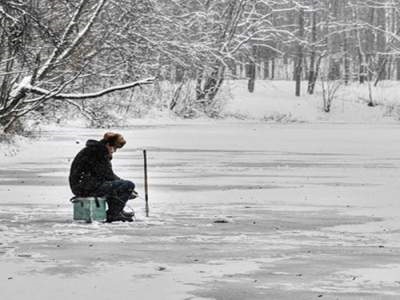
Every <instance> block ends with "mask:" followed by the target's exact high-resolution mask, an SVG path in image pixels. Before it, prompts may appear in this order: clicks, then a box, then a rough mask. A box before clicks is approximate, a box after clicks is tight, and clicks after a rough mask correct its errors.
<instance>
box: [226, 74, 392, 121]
mask: <svg viewBox="0 0 400 300" xmlns="http://www.w3.org/2000/svg"><path fill="white" fill-rule="evenodd" d="M302 86H303V91H302V96H301V97H295V96H294V87H295V83H294V82H290V81H268V80H258V81H256V89H255V92H254V93H249V92H248V91H247V82H246V81H239V80H237V81H229V82H226V83H225V94H224V95H223V96H224V97H226V98H227V102H226V108H225V109H224V112H223V114H224V115H225V116H227V117H229V116H232V117H235V118H238V119H243V120H257V121H263V122H270V123H292V122H335V123H337V122H345V123H379V122H393V121H394V120H398V119H399V116H400V109H399V107H400V97H398V91H399V90H400V82H397V81H387V82H381V83H380V84H379V85H378V87H372V97H373V99H374V103H375V104H376V105H377V106H375V107H369V106H367V101H368V99H369V94H368V93H369V91H368V85H367V84H365V85H359V84H358V83H352V84H350V85H348V86H345V85H342V86H341V87H340V88H339V90H338V92H337V93H336V98H335V99H334V100H333V103H332V110H331V112H330V113H325V112H324V111H323V101H322V92H321V87H320V86H319V85H317V89H316V92H315V95H308V94H307V92H306V88H307V83H306V82H303V85H302Z"/></svg>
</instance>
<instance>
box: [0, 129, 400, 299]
mask: <svg viewBox="0 0 400 300" xmlns="http://www.w3.org/2000/svg"><path fill="white" fill-rule="evenodd" d="M399 129H400V126H398V125H394V124H387V125H385V124H380V125H368V124H293V125H271V124H265V123H249V122H181V123H176V124H158V125H138V126H135V127H133V128H128V129H121V130H119V131H120V132H121V133H122V134H123V135H124V136H125V137H126V139H127V141H128V143H127V145H126V147H125V148H123V149H121V150H120V151H118V152H117V153H116V155H115V157H114V160H113V166H114V171H115V173H116V174H118V175H119V176H120V177H123V178H126V179H131V180H133V181H135V182H136V183H137V190H138V192H139V193H140V194H143V158H142V153H141V150H142V149H147V151H148V160H149V162H148V163H149V184H150V195H149V196H150V206H151V211H150V218H145V216H144V203H143V200H141V199H139V200H134V201H133V202H130V206H132V207H133V208H134V209H135V211H136V212H137V217H138V220H137V222H134V223H130V224H127V223H125V224H124V223H119V224H118V223H113V224H101V223H94V224H82V223H74V222H73V221H72V207H71V205H70V203H69V201H68V200H69V198H70V197H71V196H72V195H71V193H70V191H69V187H68V182H67V176H68V170H69V165H70V162H71V159H72V158H73V157H74V155H75V154H76V153H77V152H78V151H79V150H80V149H81V148H82V147H83V145H84V143H85V141H86V139H89V138H97V139H98V138H100V136H101V135H102V134H103V133H104V130H90V129H81V128H64V129H59V130H55V131H48V132H43V138H41V139H40V140H39V141H35V142H33V143H32V144H30V145H25V146H24V147H23V149H21V151H20V153H18V154H17V155H16V156H13V157H6V158H5V159H3V160H2V161H1V162H0V197H1V198H0V199H1V201H0V266H1V268H0V295H1V297H0V298H2V299H8V300H10V299H27V298H28V299H42V300H43V299H50V298H53V297H58V298H60V299H75V300H77V299H111V298H115V297H123V298H124V299H131V298H132V299H134V298H138V297H140V298H141V299H238V300H239V299H314V298H315V299H319V298H322V299H399V297H400V216H399V211H400V201H399V198H400V182H399V181H400V176H399V175H400V135H399Z"/></svg>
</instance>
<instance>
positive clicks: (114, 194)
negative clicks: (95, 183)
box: [96, 179, 135, 215]
mask: <svg viewBox="0 0 400 300" xmlns="http://www.w3.org/2000/svg"><path fill="white" fill-rule="evenodd" d="M134 189H135V184H134V183H133V182H132V181H129V180H122V179H121V180H113V181H106V182H105V183H103V184H102V185H101V186H100V187H99V188H98V189H97V191H96V196H99V197H106V199H107V204H108V211H107V214H108V215H118V214H119V213H120V212H121V211H122V210H123V209H124V207H125V204H126V202H127V201H128V200H129V197H130V196H131V194H132V191H133V190H134Z"/></svg>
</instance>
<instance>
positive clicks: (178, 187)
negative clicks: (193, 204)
mask: <svg viewBox="0 0 400 300" xmlns="http://www.w3.org/2000/svg"><path fill="white" fill-rule="evenodd" d="M152 187H153V188H156V189H157V188H160V189H168V190H175V191H188V192H189V191H190V192H192V191H196V192H201V191H203V192H207V191H231V190H267V189H279V188H283V186H279V185H261V184H260V185H250V184H249V185H245V184H238V185H222V184H221V185H208V184H196V185H194V184H193V185H191V184H152ZM284 188H288V186H285V187H284ZM292 188H295V186H293V187H292Z"/></svg>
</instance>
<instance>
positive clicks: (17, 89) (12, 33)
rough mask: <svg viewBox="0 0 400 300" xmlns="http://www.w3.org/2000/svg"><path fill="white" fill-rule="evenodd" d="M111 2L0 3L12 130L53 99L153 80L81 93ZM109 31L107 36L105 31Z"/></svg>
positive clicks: (4, 118)
mask: <svg viewBox="0 0 400 300" xmlns="http://www.w3.org/2000/svg"><path fill="white" fill-rule="evenodd" d="M106 8H107V1H106V0H100V1H90V0H80V1H66V2H57V3H54V2H52V1H37V2H36V1H24V0H20V1H12V2H11V1H10V2H4V1H3V2H1V3H0V14H1V16H2V18H1V23H2V24H1V25H2V26H1V28H0V35H1V37H2V43H1V46H0V47H1V49H0V53H1V54H0V55H1V56H0V70H1V71H0V72H1V73H0V80H1V81H0V82H1V87H2V88H1V94H0V126H1V130H2V131H3V132H9V131H11V130H12V129H13V127H14V126H15V125H16V123H17V121H18V120H19V119H20V118H21V117H23V116H24V115H26V114H28V113H30V112H32V111H35V110H37V109H40V108H43V107H44V106H45V105H46V104H47V103H48V102H49V101H50V100H54V99H62V100H66V101H69V103H72V104H74V105H77V106H78V105H79V104H78V103H76V102H75V101H76V100H79V99H93V98H98V97H100V96H102V95H105V94H108V93H111V92H114V91H116V90H123V89H129V88H134V87H136V86H140V85H145V84H149V83H152V81H153V78H148V79H144V80H135V81H133V82H129V83H126V84H124V85H117V86H112V87H108V88H105V89H102V90H100V91H96V92H89V93H76V92H75V91H74V83H75V82H76V81H77V80H78V79H79V78H83V77H85V76H86V75H87V74H86V70H87V69H89V67H90V66H91V64H93V63H94V62H95V61H96V59H97V58H98V57H99V56H100V55H101V50H102V49H101V48H100V47H97V45H98V44H99V43H102V38H103V37H104V36H103V35H102V33H96V34H94V33H93V29H94V28H95V26H96V22H97V21H98V19H99V18H100V15H101V14H102V13H103V12H104V11H105V10H106ZM104 35H106V34H104Z"/></svg>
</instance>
